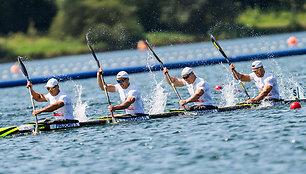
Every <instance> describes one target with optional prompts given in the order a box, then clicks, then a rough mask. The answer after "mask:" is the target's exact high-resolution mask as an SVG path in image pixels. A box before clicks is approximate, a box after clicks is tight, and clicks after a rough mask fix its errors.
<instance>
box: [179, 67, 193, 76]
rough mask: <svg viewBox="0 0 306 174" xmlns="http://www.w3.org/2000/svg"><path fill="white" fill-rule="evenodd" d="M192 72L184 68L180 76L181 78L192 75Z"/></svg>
mask: <svg viewBox="0 0 306 174" xmlns="http://www.w3.org/2000/svg"><path fill="white" fill-rule="evenodd" d="M192 72H193V70H192V69H191V68H189V67H186V68H184V69H183V71H182V73H181V75H182V76H183V75H187V74H190V73H192Z"/></svg>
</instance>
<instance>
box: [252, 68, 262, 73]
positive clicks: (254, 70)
mask: <svg viewBox="0 0 306 174" xmlns="http://www.w3.org/2000/svg"><path fill="white" fill-rule="evenodd" d="M260 70H261V68H259V69H252V71H253V72H256V73H259V72H260Z"/></svg>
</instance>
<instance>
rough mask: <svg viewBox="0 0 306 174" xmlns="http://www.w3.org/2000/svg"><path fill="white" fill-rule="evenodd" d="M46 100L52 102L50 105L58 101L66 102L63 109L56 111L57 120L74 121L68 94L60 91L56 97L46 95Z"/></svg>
mask: <svg viewBox="0 0 306 174" xmlns="http://www.w3.org/2000/svg"><path fill="white" fill-rule="evenodd" d="M45 98H46V99H47V100H48V101H49V102H50V104H54V103H56V102H58V101H62V102H64V106H63V107H61V108H58V109H57V110H55V111H54V116H55V119H69V120H73V119H74V118H73V108H72V103H71V99H70V97H69V96H68V95H67V94H66V93H64V92H62V91H60V92H59V93H58V94H57V95H56V96H52V95H51V94H50V93H48V94H46V95H45Z"/></svg>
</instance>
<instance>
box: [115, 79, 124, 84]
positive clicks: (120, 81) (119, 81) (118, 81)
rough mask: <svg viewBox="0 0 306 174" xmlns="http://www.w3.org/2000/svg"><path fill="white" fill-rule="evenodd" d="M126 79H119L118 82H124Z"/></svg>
mask: <svg viewBox="0 0 306 174" xmlns="http://www.w3.org/2000/svg"><path fill="white" fill-rule="evenodd" d="M124 81H125V79H121V80H117V83H123V82H124Z"/></svg>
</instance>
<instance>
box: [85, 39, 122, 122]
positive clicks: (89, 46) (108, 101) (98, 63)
mask: <svg viewBox="0 0 306 174" xmlns="http://www.w3.org/2000/svg"><path fill="white" fill-rule="evenodd" d="M86 41H87V45H88V48H89V50H90V52H91V54H92V55H93V57H94V58H95V60H96V62H97V66H98V68H99V69H100V68H101V66H100V62H99V60H98V58H97V56H96V53H95V51H94V49H93V48H92V47H91V45H90V43H89V39H88V35H86ZM100 76H101V80H102V84H103V87H104V92H105V95H106V98H107V103H108V105H109V106H110V105H111V102H110V99H109V95H108V92H107V89H106V88H107V85H106V83H105V81H104V77H103V75H102V74H100ZM111 115H112V120H113V122H114V123H116V122H117V121H116V119H115V117H114V113H113V111H111Z"/></svg>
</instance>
